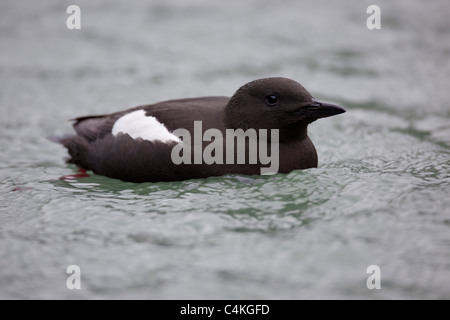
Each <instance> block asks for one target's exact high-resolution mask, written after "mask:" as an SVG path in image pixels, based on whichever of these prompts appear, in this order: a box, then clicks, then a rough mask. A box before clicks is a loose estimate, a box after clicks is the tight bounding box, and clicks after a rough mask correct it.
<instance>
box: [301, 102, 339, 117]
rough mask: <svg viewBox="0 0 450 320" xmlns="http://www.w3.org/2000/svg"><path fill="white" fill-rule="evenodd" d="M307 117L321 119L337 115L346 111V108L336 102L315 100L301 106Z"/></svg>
mask: <svg viewBox="0 0 450 320" xmlns="http://www.w3.org/2000/svg"><path fill="white" fill-rule="evenodd" d="M301 110H302V113H303V114H304V116H305V118H309V119H320V118H327V117H331V116H335V115H338V114H341V113H344V112H345V109H344V108H342V107H340V106H337V105H335V104H331V103H326V102H319V101H315V100H314V101H313V103H311V104H310V105H307V106H304V107H302V108H301Z"/></svg>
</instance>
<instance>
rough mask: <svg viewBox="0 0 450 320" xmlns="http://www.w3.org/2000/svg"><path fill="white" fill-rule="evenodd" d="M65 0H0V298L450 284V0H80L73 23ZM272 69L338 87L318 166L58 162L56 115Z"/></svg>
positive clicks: (329, 294) (390, 293)
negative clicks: (264, 168) (195, 169)
mask: <svg viewBox="0 0 450 320" xmlns="http://www.w3.org/2000/svg"><path fill="white" fill-rule="evenodd" d="M69 4H70V3H69V2H61V1H56V0H54V1H46V2H45V4H41V3H39V4H37V3H35V2H32V1H9V2H2V3H1V4H0V43H1V46H2V50H0V80H1V86H0V108H1V114H2V117H0V136H1V138H0V148H1V153H0V177H1V179H2V184H1V186H0V195H1V199H2V201H1V203H0V298H7V299H11V298H13V299H14V298H27V299H29V298H39V299H42V298H63V299H70V298H87V299H94V298H148V299H174V298H194V299H197V298H199V299H210V298H213V299H260V298H261V299H298V298H339V299H348V298H363V299H392V298H401V299H412V298H419V299H428V298H439V299H441V298H446V299H449V298H450V255H449V252H450V232H449V231H450V198H449V193H450V175H449V173H450V170H449V165H450V160H449V159H450V92H449V90H448V86H449V81H448V79H449V75H450V42H449V41H447V40H448V39H450V37H449V35H450V19H449V14H450V6H449V4H448V2H447V1H445V0H441V1H432V2H428V3H425V2H421V1H415V2H412V1H405V0H403V1H396V2H395V4H394V3H390V2H388V1H378V3H377V4H378V5H379V6H380V8H381V12H382V29H381V30H373V31H370V30H368V29H367V28H366V19H367V17H368V14H366V9H367V6H368V5H369V4H372V3H369V2H364V1H363V2H361V1H353V2H348V1H345V2H344V1H333V2H331V1H286V2H280V1H245V2H243V1H227V2H226V3H225V2H223V3H219V2H214V3H213V2H211V1H206V0H190V1H183V3H182V4H181V3H180V2H176V1H174V0H173V1H153V2H151V3H149V2H148V1H135V2H133V3H132V4H130V3H128V2H127V3H125V2H119V1H115V2H112V1H95V3H92V2H90V1H77V4H78V5H79V6H80V7H81V11H82V29H81V30H79V31H69V30H67V29H66V26H65V22H66V18H67V16H68V15H67V14H66V13H65V11H66V8H67V6H68V5H69ZM265 76H285V77H290V78H293V79H295V80H297V81H299V82H301V83H302V84H303V85H304V86H305V87H306V88H307V89H308V90H310V91H311V92H312V93H313V95H314V96H315V97H317V98H319V99H324V100H328V101H334V102H337V103H340V104H342V105H344V106H346V108H347V110H348V112H347V113H346V114H344V115H341V116H338V117H334V118H330V119H324V120H319V121H318V122H316V123H314V124H312V125H311V126H310V136H311V138H312V140H313V141H314V143H315V145H316V148H317V150H318V154H319V168H317V169H311V170H305V171H295V172H291V173H290V174H286V175H284V174H278V175H276V176H271V177H253V176H252V177H246V176H225V177H219V178H210V179H205V180H192V181H184V182H174V183H155V184H152V183H147V184H132V183H124V182H121V181H116V180H112V179H109V178H105V177H101V176H96V175H92V174H91V176H90V177H89V178H79V179H75V180H72V181H63V180H59V177H61V176H64V175H69V174H75V173H76V168H75V167H74V166H71V165H67V164H65V163H64V161H63V158H64V157H65V156H66V152H65V150H64V149H63V148H62V147H61V146H59V145H56V144H53V143H52V142H50V141H48V140H47V139H46V137H47V136H49V135H62V134H64V133H68V132H71V128H70V123H69V122H67V119H70V118H73V117H76V116H81V115H87V114H96V113H98V114H101V113H108V112H113V111H117V110H121V109H125V108H128V107H132V106H135V105H139V104H145V103H151V102H156V101H160V100H163V99H170V98H179V97H188V96H189V97H192V96H201V95H231V94H233V93H234V91H235V90H236V89H237V88H238V87H239V86H240V85H242V84H244V83H246V82H248V81H250V80H253V79H256V78H261V77H265ZM73 264H74V265H78V266H79V267H80V268H81V274H82V277H81V285H82V289H81V290H68V289H67V287H66V279H67V277H68V276H69V275H68V274H66V268H67V266H69V265H73ZM370 265H378V266H379V267H380V269H381V290H369V289H367V287H366V280H367V278H368V276H369V275H368V274H367V273H366V269H367V267H368V266H370Z"/></svg>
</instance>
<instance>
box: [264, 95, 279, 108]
mask: <svg viewBox="0 0 450 320" xmlns="http://www.w3.org/2000/svg"><path fill="white" fill-rule="evenodd" d="M279 100H280V98H279V97H278V96H277V95H275V94H271V95H268V96H266V102H267V104H268V105H269V106H274V105H276V104H277V103H278V101H279Z"/></svg>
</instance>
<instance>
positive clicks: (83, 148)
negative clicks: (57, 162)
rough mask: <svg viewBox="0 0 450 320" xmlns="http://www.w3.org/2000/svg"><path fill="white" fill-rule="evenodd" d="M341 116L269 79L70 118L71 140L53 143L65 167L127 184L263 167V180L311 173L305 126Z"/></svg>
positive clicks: (312, 157)
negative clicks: (64, 154)
mask: <svg viewBox="0 0 450 320" xmlns="http://www.w3.org/2000/svg"><path fill="white" fill-rule="evenodd" d="M343 112H345V110H344V109H343V108H342V107H340V106H337V105H334V104H330V103H324V102H319V101H317V100H315V99H314V98H313V97H312V96H311V94H310V93H309V92H308V91H307V90H306V89H305V88H304V87H303V86H302V85H301V84H299V83H298V82H296V81H294V80H291V79H287V78H281V77H272V78H264V79H258V80H254V81H252V82H249V83H247V84H245V85H243V86H242V87H240V88H239V89H238V90H237V91H236V93H235V94H234V95H233V96H232V97H231V98H229V97H223V96H210V97H200V98H187V99H178V100H170V101H163V102H158V103H154V104H150V105H143V106H138V107H134V108H131V109H128V110H125V111H120V112H115V113H112V114H106V115H95V116H86V117H79V118H75V119H73V120H74V124H73V127H74V129H75V132H76V134H74V135H69V136H65V137H63V138H60V139H58V142H59V143H61V144H63V145H64V146H65V147H66V148H67V149H68V151H69V154H70V158H69V159H68V162H69V163H74V164H76V165H78V166H79V167H80V168H83V169H87V170H91V171H93V172H94V173H96V174H100V175H104V176H108V177H111V178H116V179H121V180H123V181H130V182H158V181H179V180H187V179H197V178H206V177H210V176H221V175H225V174H244V175H254V174H261V173H263V172H264V168H266V169H267V168H268V166H269V165H270V167H271V168H272V169H273V170H272V171H270V170H266V171H269V172H266V174H267V173H269V174H271V173H276V172H281V173H288V172H290V171H292V170H296V169H307V168H313V167H317V165H318V157H317V152H316V149H315V147H314V144H313V143H312V141H311V140H310V138H309V137H308V130H307V129H308V125H309V124H310V123H312V122H313V121H315V120H317V119H320V118H325V117H330V116H334V115H337V114H340V113H343ZM240 138H242V140H241V141H240V142H239V139H240ZM252 143H253V144H252ZM269 150H270V152H269ZM240 152H241V153H240ZM258 152H259V153H258ZM264 152H265V153H264ZM269 153H270V156H269ZM258 155H259V157H258ZM269 161H272V162H276V161H277V163H275V164H274V163H269Z"/></svg>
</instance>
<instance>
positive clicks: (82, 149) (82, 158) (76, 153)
mask: <svg viewBox="0 0 450 320" xmlns="http://www.w3.org/2000/svg"><path fill="white" fill-rule="evenodd" d="M48 139H49V140H50V141H53V142H56V143H60V144H62V145H63V146H64V147H66V148H67V150H68V151H69V155H70V158H67V159H66V161H67V162H68V163H74V164H76V165H78V166H80V167H83V168H87V166H86V154H87V151H88V149H89V142H88V141H87V140H86V139H84V138H83V137H80V136H77V135H65V136H62V137H56V136H50V137H48Z"/></svg>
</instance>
